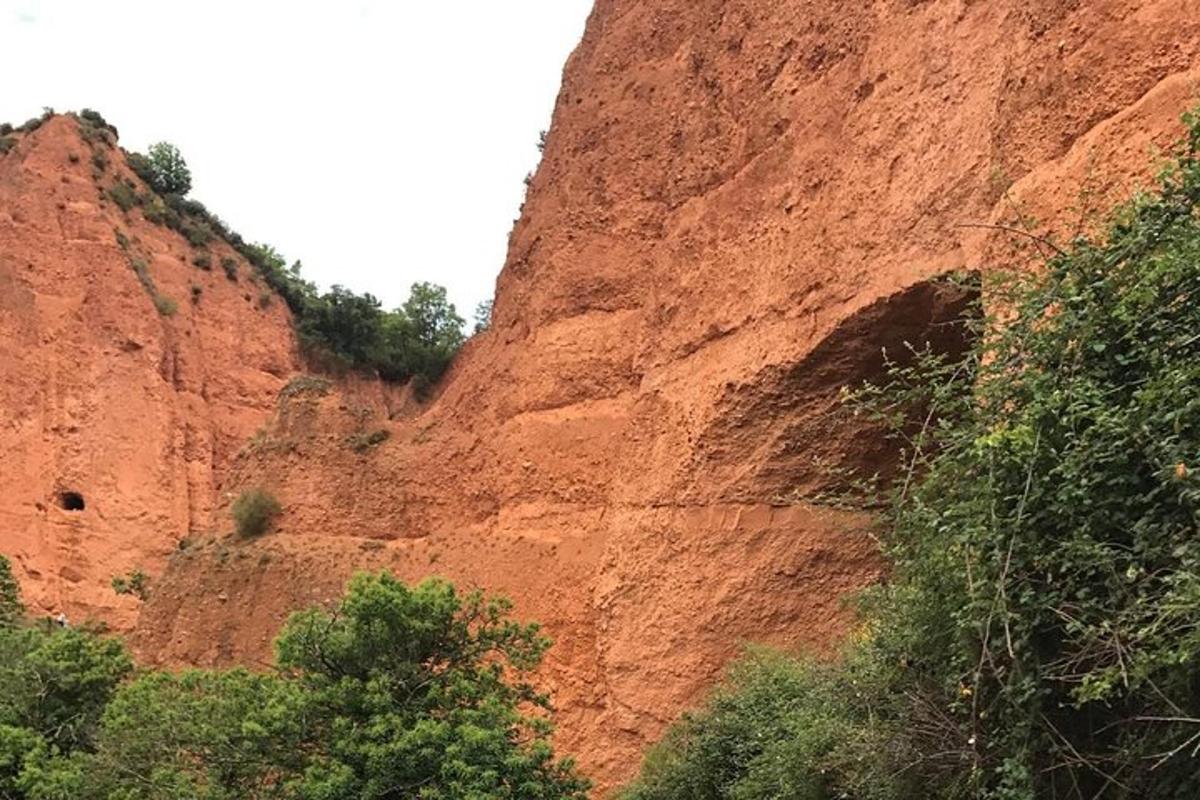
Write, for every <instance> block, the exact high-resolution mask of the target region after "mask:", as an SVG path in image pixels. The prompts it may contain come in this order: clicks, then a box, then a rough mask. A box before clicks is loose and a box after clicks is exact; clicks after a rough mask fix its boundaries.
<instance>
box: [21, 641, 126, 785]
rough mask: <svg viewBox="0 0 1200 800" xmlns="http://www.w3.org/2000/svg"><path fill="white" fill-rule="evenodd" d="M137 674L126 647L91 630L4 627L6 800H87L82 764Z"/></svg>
mask: <svg viewBox="0 0 1200 800" xmlns="http://www.w3.org/2000/svg"><path fill="white" fill-rule="evenodd" d="M130 670H131V662H130V659H129V656H128V654H127V653H126V652H125V649H124V648H123V647H122V646H121V644H120V643H119V642H116V641H113V640H109V639H104V638H101V637H99V636H97V635H96V634H94V633H91V632H89V631H86V630H80V629H76V628H60V627H58V626H57V625H54V624H53V623H49V622H46V623H44V624H39V625H30V624H28V623H25V622H24V621H22V624H15V625H7V626H3V627H0V797H4V798H11V799H12V800H24V798H28V799H29V800H42V799H43V798H46V799H47V800H49V799H50V798H63V799H64V800H69V799H70V798H76V797H82V796H83V794H82V790H83V789H84V788H85V787H86V785H87V784H86V782H85V781H84V780H83V777H82V771H81V767H82V757H84V756H85V755H86V754H87V753H88V752H90V751H91V750H92V748H93V747H94V744H95V739H96V735H97V732H98V728H99V725H100V717H101V715H102V714H103V712H104V708H105V706H106V704H107V703H108V701H109V699H110V698H111V697H112V695H113V692H114V691H115V690H116V688H117V686H118V685H119V684H120V683H121V681H123V680H124V679H125V678H126V677H127V676H128V675H129V673H130Z"/></svg>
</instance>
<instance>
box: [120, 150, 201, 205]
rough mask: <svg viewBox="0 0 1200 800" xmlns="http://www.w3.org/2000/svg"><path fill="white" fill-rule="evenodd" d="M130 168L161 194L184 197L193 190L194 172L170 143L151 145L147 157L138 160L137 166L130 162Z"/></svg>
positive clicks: (132, 161)
mask: <svg viewBox="0 0 1200 800" xmlns="http://www.w3.org/2000/svg"><path fill="white" fill-rule="evenodd" d="M130 167H131V168H133V169H134V171H135V172H136V173H137V174H138V176H139V177H140V178H142V180H144V181H146V183H148V184H150V186H151V188H153V189H154V191H156V192H158V193H159V194H162V195H171V194H174V195H180V196H182V195H185V194H187V193H188V192H190V191H191V190H192V171H191V170H190V169H188V165H187V162H186V161H184V160H183V155H182V154H181V153H180V152H179V148H178V147H176V146H175V145H173V144H171V143H170V142H158V143H157V144H153V145H151V146H150V150H149V151H148V152H147V153H146V155H145V156H143V157H141V158H138V159H136V166H135V161H134V160H131V161H130Z"/></svg>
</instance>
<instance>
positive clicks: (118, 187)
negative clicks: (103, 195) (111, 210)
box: [108, 181, 137, 211]
mask: <svg viewBox="0 0 1200 800" xmlns="http://www.w3.org/2000/svg"><path fill="white" fill-rule="evenodd" d="M108 196H109V197H110V198H112V201H113V202H114V203H116V204H117V206H118V207H119V208H120V209H121V210H122V211H128V210H129V209H131V208H133V207H134V206H135V205H137V194H136V193H135V192H134V191H133V187H131V186H130V185H129V184H128V183H125V182H124V181H117V182H116V183H114V184H113V185H112V188H110V189H109V190H108Z"/></svg>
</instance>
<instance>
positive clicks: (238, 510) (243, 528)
mask: <svg viewBox="0 0 1200 800" xmlns="http://www.w3.org/2000/svg"><path fill="white" fill-rule="evenodd" d="M282 511H283V506H281V505H280V504H279V501H278V500H277V499H275V495H273V494H271V493H270V492H268V491H266V490H265V489H247V490H246V491H244V492H242V493H241V494H240V495H238V498H237V500H235V501H234V503H233V522H234V525H235V526H236V528H237V534H238V536H241V537H242V538H245V539H253V538H255V537H258V536H262V535H263V534H264V533H266V532H267V529H268V528H270V527H271V522H273V521H274V519H275V517H277V516H279V514H280V513H281V512H282Z"/></svg>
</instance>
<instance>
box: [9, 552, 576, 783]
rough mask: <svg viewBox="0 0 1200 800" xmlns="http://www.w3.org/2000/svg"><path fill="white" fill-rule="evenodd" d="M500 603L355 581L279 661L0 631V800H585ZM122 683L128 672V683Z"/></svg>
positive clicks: (536, 646) (526, 633) (435, 584)
mask: <svg viewBox="0 0 1200 800" xmlns="http://www.w3.org/2000/svg"><path fill="white" fill-rule="evenodd" d="M510 610H511V607H510V604H509V603H508V602H507V601H505V600H503V599H501V598H489V597H486V596H484V595H483V594H481V593H478V592H472V593H470V594H467V595H461V594H459V593H458V592H457V591H456V590H455V589H454V588H453V587H452V586H451V585H450V584H448V583H445V582H444V581H439V580H427V581H425V582H423V583H421V584H419V585H417V586H408V585H406V584H404V583H402V582H401V581H398V580H397V579H395V578H394V577H392V576H391V575H389V574H387V573H381V574H378V575H360V576H358V577H357V578H355V579H354V581H353V582H352V583H351V585H350V587H349V589H348V591H347V593H346V595H345V597H344V598H343V599H342V601H341V602H340V603H338V604H337V605H336V606H334V607H332V608H322V609H316V608H314V609H310V610H308V611H303V612H300V613H298V614H296V615H294V616H293V617H292V618H291V620H290V621H289V622H288V623H287V625H286V626H285V628H284V630H283V632H282V633H281V634H280V636H279V638H278V640H277V642H276V648H277V653H278V662H277V668H276V669H275V670H274V671H273V672H268V673H254V672H250V671H247V670H244V669H233V670H228V671H206V670H189V671H185V672H183V673H179V674H172V673H166V672H155V671H150V672H143V673H141V674H140V675H138V676H136V677H132V666H131V662H130V660H129V657H128V655H127V654H126V652H125V650H124V648H123V647H122V646H121V644H120V643H119V642H118V641H116V640H114V639H109V638H105V637H103V636H101V635H99V634H98V633H95V632H91V631H88V630H83V629H74V628H60V627H58V626H56V625H53V624H42V623H37V624H34V623H30V622H28V621H23V622H21V623H20V624H16V625H12V626H7V627H3V628H0V797H3V798H5V800H26V799H28V800H177V798H193V799H194V800H256V799H260V800H265V799H266V798H272V799H277V800H391V799H393V798H395V799H396V800H399V799H400V798H422V799H427V800H443V799H444V800H451V798H453V799H454V800H459V799H460V798H477V799H478V800H484V799H485V798H513V800H518V799H520V800H538V798H545V799H546V800H550V799H551V798H554V800H559V799H560V798H584V797H586V792H587V785H588V784H587V782H586V781H585V780H584V779H582V778H581V777H580V776H579V775H578V774H577V773H576V772H575V769H574V767H573V765H572V764H571V762H570V761H569V760H559V759H557V758H556V757H555V755H554V752H553V750H552V749H551V747H550V744H549V734H550V730H551V726H550V721H549V702H548V700H547V698H546V697H545V696H544V695H542V694H540V693H538V692H537V691H536V690H535V688H534V687H533V685H532V683H530V681H529V672H530V670H532V669H534V668H535V667H536V666H537V665H538V664H539V663H540V661H541V658H542V656H543V654H544V653H545V650H546V648H547V647H548V646H549V643H548V641H547V640H546V639H545V638H544V637H542V636H541V634H540V633H539V631H538V627H537V626H536V625H534V624H522V623H518V622H516V621H513V620H512V619H511V618H510V616H509V613H510ZM131 678H132V679H131Z"/></svg>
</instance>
